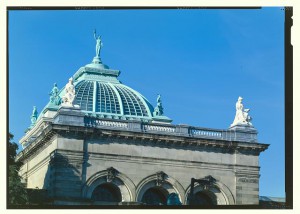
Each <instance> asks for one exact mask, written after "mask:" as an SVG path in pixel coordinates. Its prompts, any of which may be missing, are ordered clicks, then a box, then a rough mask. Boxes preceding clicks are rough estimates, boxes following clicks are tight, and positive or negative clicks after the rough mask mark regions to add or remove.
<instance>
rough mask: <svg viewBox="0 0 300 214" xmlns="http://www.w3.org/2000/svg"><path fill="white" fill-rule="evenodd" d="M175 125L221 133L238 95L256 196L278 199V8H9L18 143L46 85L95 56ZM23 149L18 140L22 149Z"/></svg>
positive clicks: (12, 111)
mask: <svg viewBox="0 0 300 214" xmlns="http://www.w3.org/2000/svg"><path fill="white" fill-rule="evenodd" d="M95 28H96V29H97V33H99V34H100V35H102V40H103V43H104V47H103V49H102V50H101V58H102V61H103V62H104V63H105V64H107V65H108V66H110V68H112V69H119V70H121V75H120V77H119V79H120V80H121V81H122V82H123V83H124V84H126V85H128V86H129V87H131V88H133V89H135V90H137V91H139V92H140V93H141V94H143V95H144V96H145V97H146V98H147V99H148V100H149V101H150V102H151V103H152V104H153V105H155V100H156V96H157V94H158V93H160V94H161V96H162V101H163V106H164V112H165V115H166V116H168V117H170V118H172V119H173V123H174V124H189V125H193V126H200V127H208V128H219V129H227V128H228V127H229V126H230V124H231V123H232V122H233V119H234V115H235V103H236V101H237V98H238V96H242V97H243V98H244V100H243V101H244V106H245V107H246V108H250V109H251V111H250V115H251V116H252V117H253V121H252V122H253V125H254V126H255V128H257V130H258V132H259V135H258V139H259V142H261V143H266V144H271V145H270V147H269V149H268V150H267V151H265V152H263V153H261V155H260V165H261V171H260V173H261V177H260V195H263V196H273V197H285V189H284V183H285V181H284V173H285V168H284V12H283V10H281V9H280V8H278V7H277V8H276V7H273V8H263V9H255V10H240V9H239V10H233V9H231V10H229V9H214V10H212V9H209V10H208V9H206V10H204V9H202V10H200V9H194V10H190V9H189V10H98V11H95V10H94V11H86V10H78V11H46V10H45V11H10V12H9V131H10V132H11V133H13V134H14V135H15V141H16V142H17V141H18V140H19V139H20V138H21V137H22V136H23V135H24V131H25V129H26V128H27V127H28V126H29V125H30V115H31V113H32V108H33V106H37V109H38V111H39V112H40V111H41V110H42V109H43V108H44V106H45V105H46V104H47V103H48V101H49V95H48V94H49V92H50V91H51V89H52V87H53V83H55V82H56V83H57V84H58V87H59V88H61V87H63V86H64V85H65V84H66V83H67V81H68V79H69V78H70V77H71V76H72V75H73V74H74V73H75V72H76V71H77V70H78V69H79V68H80V67H81V66H84V65H86V64H88V63H90V62H91V61H92V58H93V57H94V55H95V40H94V38H93V30H94V29H95ZM20 147H21V146H20Z"/></svg>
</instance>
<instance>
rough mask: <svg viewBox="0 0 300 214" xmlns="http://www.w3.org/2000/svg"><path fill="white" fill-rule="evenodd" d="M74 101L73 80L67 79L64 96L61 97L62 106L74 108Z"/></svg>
mask: <svg viewBox="0 0 300 214" xmlns="http://www.w3.org/2000/svg"><path fill="white" fill-rule="evenodd" d="M74 99H75V87H74V85H73V78H72V77H71V78H70V79H69V82H68V83H67V85H66V87H65V95H64V96H63V97H62V101H63V106H69V107H73V106H74Z"/></svg>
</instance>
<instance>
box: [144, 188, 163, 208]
mask: <svg viewBox="0 0 300 214" xmlns="http://www.w3.org/2000/svg"><path fill="white" fill-rule="evenodd" d="M142 202H143V203H145V204H147V205H166V204H167V196H166V194H165V193H164V192H163V190H161V189H159V188H157V187H152V188H150V189H148V190H147V191H146V192H145V193H144V195H143V197H142Z"/></svg>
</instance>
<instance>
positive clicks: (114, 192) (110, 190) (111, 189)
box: [91, 183, 122, 202]
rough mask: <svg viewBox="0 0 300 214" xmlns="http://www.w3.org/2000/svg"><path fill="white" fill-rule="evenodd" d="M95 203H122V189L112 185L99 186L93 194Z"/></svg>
mask: <svg viewBox="0 0 300 214" xmlns="http://www.w3.org/2000/svg"><path fill="white" fill-rule="evenodd" d="M91 198H92V200H93V201H105V202H121V201H122V196H121V191H120V189H119V188H118V187H117V186H115V185H113V184H110V183H105V184H101V185H99V186H97V187H96V188H95V189H94V191H93V193H92V197H91Z"/></svg>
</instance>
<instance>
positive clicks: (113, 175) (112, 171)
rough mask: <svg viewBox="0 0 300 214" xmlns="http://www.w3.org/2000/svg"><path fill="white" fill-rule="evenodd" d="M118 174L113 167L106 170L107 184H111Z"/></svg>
mask: <svg viewBox="0 0 300 214" xmlns="http://www.w3.org/2000/svg"><path fill="white" fill-rule="evenodd" d="M117 174H118V170H116V169H115V168H113V167H110V168H107V176H106V180H107V182H109V183H110V182H112V181H113V180H114V179H115V178H116V176H117Z"/></svg>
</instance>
